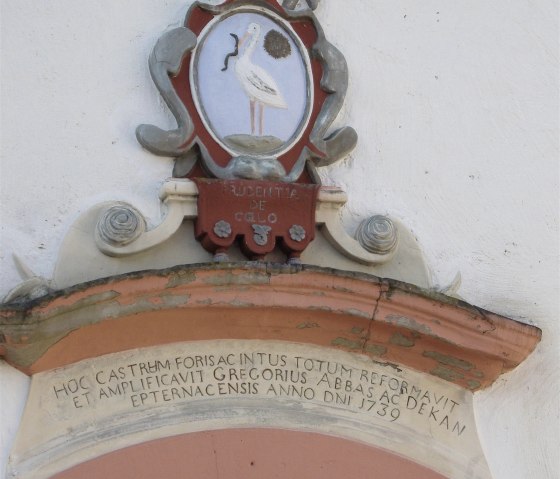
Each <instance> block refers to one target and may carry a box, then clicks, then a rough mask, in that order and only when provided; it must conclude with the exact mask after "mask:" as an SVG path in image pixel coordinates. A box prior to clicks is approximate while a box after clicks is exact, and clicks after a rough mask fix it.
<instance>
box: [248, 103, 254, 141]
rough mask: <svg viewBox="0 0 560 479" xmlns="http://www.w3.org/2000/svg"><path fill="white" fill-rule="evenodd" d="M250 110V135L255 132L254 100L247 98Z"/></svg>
mask: <svg viewBox="0 0 560 479" xmlns="http://www.w3.org/2000/svg"><path fill="white" fill-rule="evenodd" d="M249 104H250V110H251V135H254V134H255V100H249Z"/></svg>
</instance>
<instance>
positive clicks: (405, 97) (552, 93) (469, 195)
mask: <svg viewBox="0 0 560 479" xmlns="http://www.w3.org/2000/svg"><path fill="white" fill-rule="evenodd" d="M186 3H188V2H185V1H184V0H119V1H118V2H115V1H112V0H98V1H90V2H75V1H72V0H53V1H49V2H44V1H39V0H2V2H1V5H0V8H1V10H0V15H1V48H0V49H1V64H0V72H1V81H2V84H1V93H2V96H1V124H0V132H1V155H2V161H1V170H0V173H1V228H2V229H1V231H2V233H1V244H0V262H1V275H0V295H3V294H5V293H6V292H7V291H8V290H9V289H11V288H12V287H13V286H15V285H16V284H17V283H18V282H19V277H18V274H17V271H16V269H15V265H14V263H13V261H12V258H11V255H12V253H17V254H18V255H20V256H21V257H22V258H23V259H24V261H25V262H26V263H27V264H28V265H29V266H30V267H31V268H32V269H33V270H34V271H35V272H36V273H37V274H40V275H42V276H45V277H50V276H51V274H52V270H53V266H54V262H55V258H56V256H57V251H58V248H59V246H60V243H61V241H62V238H63V236H64V234H65V232H66V231H67V230H68V228H69V226H70V225H71V224H72V222H73V221H74V220H75V219H76V218H77V216H78V215H79V214H80V213H82V212H83V211H85V210H86V209H87V208H89V207H90V206H92V205H94V204H96V203H99V202H100V201H104V200H113V199H121V200H126V201H129V202H131V203H133V204H135V205H136V206H138V207H139V208H140V209H141V210H142V211H143V212H144V213H145V214H147V215H148V216H151V217H153V218H157V216H158V212H159V206H158V202H157V191H158V188H159V184H160V182H161V181H162V180H163V179H164V178H165V177H166V176H169V175H170V172H171V168H172V161H171V160H170V159H163V158H159V157H155V156H153V155H151V154H149V153H148V152H146V151H143V150H142V149H141V148H140V146H139V145H138V144H137V142H136V140H135V137H134V129H135V127H136V125H137V124H138V123H144V122H149V123H155V124H158V125H160V126H162V127H171V126H173V121H172V119H171V117H170V115H169V114H168V113H167V111H166V109H165V108H164V106H163V104H162V102H161V100H160V99H159V96H158V94H157V92H156V89H155V87H154V86H153V85H152V82H151V80H150V77H149V73H148V68H147V57H148V54H149V52H150V50H151V48H152V47H153V45H154V44H155V41H156V40H157V38H158V37H159V36H160V34H161V33H162V31H163V30H165V29H166V28H169V27H172V26H177V25H179V23H181V21H182V19H183V16H184V14H185V12H186V9H187V5H186ZM317 15H318V16H319V18H320V20H321V21H322V24H323V27H324V28H325V30H326V33H327V36H328V38H329V40H331V42H333V43H334V44H335V45H337V46H338V47H339V48H340V50H342V51H343V52H344V54H345V55H346V58H347V60H348V64H349V69H350V87H349V93H348V98H347V103H346V108H345V110H344V111H343V113H342V114H341V116H340V118H339V120H338V122H337V123H338V124H340V125H342V124H351V125H352V126H354V127H355V128H356V129H357V131H358V133H359V136H360V142H359V146H358V148H357V149H356V150H355V152H354V153H353V154H352V156H351V157H350V158H348V159H347V160H346V161H344V162H342V163H340V164H337V165H335V166H333V167H331V168H330V169H329V170H328V171H326V172H325V173H324V179H325V182H326V183H333V184H337V185H340V186H343V187H344V188H345V189H346V190H347V191H348V192H349V196H350V202H349V207H348V210H347V216H346V219H345V221H346V225H347V227H348V229H352V228H354V227H355V226H356V224H357V223H358V221H359V220H360V219H362V218H363V217H365V216H368V215H370V214H372V213H375V212H379V213H389V214H390V215H392V216H394V217H397V218H399V219H401V220H402V221H403V222H404V223H405V224H406V225H408V226H409V227H410V228H411V229H412V230H413V232H414V234H415V235H416V236H417V238H418V240H419V242H420V243H421V245H422V247H423V248H424V251H425V254H426V258H427V261H428V264H429V265H430V267H431V268H432V271H433V277H434V283H437V284H446V283H449V282H451V280H452V279H453V277H454V276H455V274H456V273H457V272H460V273H461V276H462V287H461V289H460V291H459V292H460V294H461V295H462V296H463V297H464V298H465V299H466V300H467V301H468V302H470V303H473V304H476V305H478V306H481V307H483V308H486V309H490V310H492V311H495V312H497V313H500V314H503V315H506V316H509V317H511V318H514V319H518V320H520V321H524V322H529V323H531V324H536V325H537V326H539V327H540V328H542V330H543V341H542V343H541V344H540V345H539V347H538V349H537V351H536V352H535V353H534V354H533V355H532V356H531V357H530V358H529V360H528V361H526V362H525V363H524V364H523V365H522V366H521V367H520V368H518V370H516V371H514V372H512V373H510V374H508V375H506V376H505V377H503V379H500V380H499V381H498V382H497V383H496V384H495V385H494V387H492V388H491V389H490V390H487V391H484V392H482V393H479V394H478V395H477V398H476V405H477V409H476V411H477V416H478V417H477V419H478V421H479V428H480V434H481V439H482V442H483V446H484V447H485V450H486V453H487V456H488V461H489V463H490V467H491V469H492V471H493V473H494V477H495V478H496V479H506V478H515V479H526V478H539V479H540V478H556V477H559V475H560V464H559V454H558V450H560V439H559V434H560V433H559V431H560V419H559V411H560V402H559V399H558V398H559V397H560V385H559V377H560V376H559V374H558V371H557V364H558V361H559V359H560V357H559V354H558V351H559V345H560V329H559V326H558V320H559V314H558V313H559V305H558V297H559V260H558V247H559V233H558V217H559V190H558V188H559V167H558V107H559V99H558V63H557V60H558V5H557V2H556V1H555V0H532V1H531V0H494V1H492V2H488V1H486V0H469V1H462V2H459V1H449V0H448V1H437V0H425V1H422V2H418V1H417V0H346V1H335V0H323V1H322V4H321V5H320V7H319V9H318V10H317ZM26 387H27V383H26V379H25V378H24V377H23V376H22V375H21V374H20V373H17V372H15V371H14V370H13V369H11V368H10V367H8V366H6V365H2V366H1V367H0V424H1V428H0V430H1V435H0V440H1V441H2V443H1V444H0V468H1V469H2V470H3V467H4V463H5V460H6V456H7V454H8V450H9V448H10V445H11V441H12V439H13V434H14V432H15V430H16V429H17V425H18V421H19V416H20V414H21V408H22V405H23V403H24V401H25V396H26ZM0 477H1V475H0Z"/></svg>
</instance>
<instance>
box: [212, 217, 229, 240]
mask: <svg viewBox="0 0 560 479" xmlns="http://www.w3.org/2000/svg"><path fill="white" fill-rule="evenodd" d="M214 233H216V236H218V237H219V238H227V237H229V236H231V225H230V224H229V223H228V222H227V221H224V220H220V221H218V222H217V223H216V224H215V225H214Z"/></svg>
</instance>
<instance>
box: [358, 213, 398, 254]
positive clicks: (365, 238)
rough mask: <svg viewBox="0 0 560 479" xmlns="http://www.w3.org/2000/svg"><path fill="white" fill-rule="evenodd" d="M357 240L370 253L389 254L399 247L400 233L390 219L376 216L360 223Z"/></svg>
mask: <svg viewBox="0 0 560 479" xmlns="http://www.w3.org/2000/svg"><path fill="white" fill-rule="evenodd" d="M356 239H357V240H358V242H359V243H360V245H362V247H363V248H364V249H365V250H367V251H369V252H370V253H375V254H387V253H390V252H391V251H393V250H394V249H395V247H396V246H397V241H398V232H397V228H396V227H395V225H394V224H393V222H392V221H391V220H390V219H389V218H387V217H386V216H382V215H375V216H372V217H371V218H368V219H366V220H364V221H362V222H361V223H360V226H358V230H357V231H356Z"/></svg>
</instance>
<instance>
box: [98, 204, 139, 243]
mask: <svg viewBox="0 0 560 479" xmlns="http://www.w3.org/2000/svg"><path fill="white" fill-rule="evenodd" d="M144 231H146V221H145V220H144V217H143V216H142V214H141V213H140V212H139V211H138V210H137V209H136V208H134V207H133V206H131V205H129V204H127V203H117V204H116V205H115V206H112V207H111V208H109V209H108V210H106V211H105V212H104V213H103V215H101V218H99V221H98V223H97V235H98V236H99V238H100V239H101V240H103V242H104V243H108V244H110V245H113V246H125V245H127V244H129V243H132V242H133V241H134V240H135V239H136V238H138V237H139V236H140V235H141V234H142V233H144Z"/></svg>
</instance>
